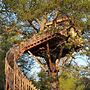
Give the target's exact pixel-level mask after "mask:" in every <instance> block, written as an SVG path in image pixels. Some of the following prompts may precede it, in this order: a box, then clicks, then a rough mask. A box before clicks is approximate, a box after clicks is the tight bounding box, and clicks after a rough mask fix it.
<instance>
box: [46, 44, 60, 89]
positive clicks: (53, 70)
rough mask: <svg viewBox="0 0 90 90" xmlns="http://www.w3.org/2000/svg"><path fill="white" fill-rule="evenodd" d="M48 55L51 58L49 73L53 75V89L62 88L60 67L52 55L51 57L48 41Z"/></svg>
mask: <svg viewBox="0 0 90 90" xmlns="http://www.w3.org/2000/svg"><path fill="white" fill-rule="evenodd" d="M47 56H48V60H49V65H48V67H49V69H50V70H49V75H50V77H51V81H50V83H51V90H60V89H59V80H58V69H57V65H56V63H55V64H54V63H52V60H51V57H50V49H49V44H48V43H47Z"/></svg>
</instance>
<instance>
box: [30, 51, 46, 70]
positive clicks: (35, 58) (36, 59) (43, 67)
mask: <svg viewBox="0 0 90 90" xmlns="http://www.w3.org/2000/svg"><path fill="white" fill-rule="evenodd" d="M28 53H29V54H30V55H31V56H32V57H33V58H34V60H35V61H36V62H37V63H38V64H39V65H40V67H41V68H42V69H43V70H45V71H47V67H45V66H44V65H43V64H42V63H41V62H40V60H39V59H38V58H37V57H35V56H34V55H33V54H32V53H31V52H30V51H28Z"/></svg>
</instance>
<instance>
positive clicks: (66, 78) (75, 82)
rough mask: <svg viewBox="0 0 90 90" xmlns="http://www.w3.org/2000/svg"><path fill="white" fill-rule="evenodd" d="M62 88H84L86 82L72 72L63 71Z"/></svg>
mask: <svg viewBox="0 0 90 90" xmlns="http://www.w3.org/2000/svg"><path fill="white" fill-rule="evenodd" d="M59 80H60V90H84V84H83V83H82V82H81V80H80V79H79V78H77V77H74V76H73V75H72V74H71V73H68V72H63V73H62V75H61V77H60V79H59Z"/></svg>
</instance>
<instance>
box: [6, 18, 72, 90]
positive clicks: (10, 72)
mask: <svg viewBox="0 0 90 90" xmlns="http://www.w3.org/2000/svg"><path fill="white" fill-rule="evenodd" d="M64 21H65V22H66V21H67V22H69V20H68V18H64V19H58V20H57V21H56V26H55V25H53V23H52V22H49V23H47V24H46V26H47V28H46V29H45V30H44V31H43V32H39V33H37V34H36V35H34V36H33V37H32V38H30V39H27V40H24V41H22V42H21V43H20V44H19V45H18V44H16V45H14V46H13V47H12V48H10V50H9V51H8V52H7V55H6V58H5V75H6V87H5V90H37V88H36V87H35V86H34V85H33V84H32V81H30V80H28V79H27V78H26V77H25V76H24V75H23V73H22V72H21V71H20V68H19V67H18V66H17V64H16V60H18V58H19V57H20V56H21V55H22V54H23V53H24V52H25V51H26V50H28V49H31V48H34V47H35V46H37V45H40V44H42V43H44V42H46V41H48V40H50V39H53V38H54V37H56V36H57V35H59V36H61V37H68V36H67V33H68V28H70V27H71V26H70V23H69V24H68V23H67V25H66V26H64V27H62V26H60V25H59V24H60V23H61V22H64Z"/></svg>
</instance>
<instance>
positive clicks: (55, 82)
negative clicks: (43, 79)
mask: <svg viewBox="0 0 90 90" xmlns="http://www.w3.org/2000/svg"><path fill="white" fill-rule="evenodd" d="M57 74H58V72H51V82H50V83H51V90H60V89H59V78H58V76H57Z"/></svg>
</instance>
